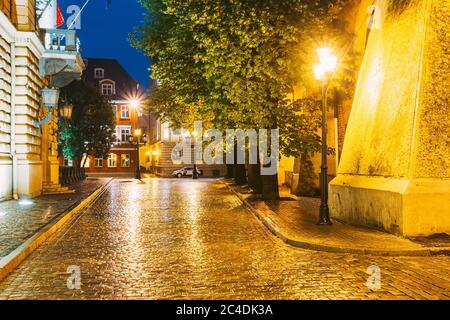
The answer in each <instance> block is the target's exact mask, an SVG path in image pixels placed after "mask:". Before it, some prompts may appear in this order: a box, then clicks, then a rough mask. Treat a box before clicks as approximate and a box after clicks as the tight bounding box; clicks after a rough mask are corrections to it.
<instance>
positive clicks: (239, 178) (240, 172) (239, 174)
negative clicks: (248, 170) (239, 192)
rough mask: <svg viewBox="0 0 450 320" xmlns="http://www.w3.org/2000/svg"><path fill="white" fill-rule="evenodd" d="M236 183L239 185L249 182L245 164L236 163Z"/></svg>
mask: <svg viewBox="0 0 450 320" xmlns="http://www.w3.org/2000/svg"><path fill="white" fill-rule="evenodd" d="M233 169H234V183H235V184H237V185H238V186H243V185H244V184H246V183H247V177H246V174H245V164H235V165H234V168H233Z"/></svg>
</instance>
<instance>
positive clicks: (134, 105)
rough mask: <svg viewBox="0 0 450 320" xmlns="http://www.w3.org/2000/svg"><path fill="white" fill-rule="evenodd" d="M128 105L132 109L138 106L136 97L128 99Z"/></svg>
mask: <svg viewBox="0 0 450 320" xmlns="http://www.w3.org/2000/svg"><path fill="white" fill-rule="evenodd" d="M130 107H131V108H133V109H137V108H139V101H138V100H136V99H133V100H130Z"/></svg>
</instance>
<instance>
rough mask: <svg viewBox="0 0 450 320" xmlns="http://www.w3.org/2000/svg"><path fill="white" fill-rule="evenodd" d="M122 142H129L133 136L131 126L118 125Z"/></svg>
mask: <svg viewBox="0 0 450 320" xmlns="http://www.w3.org/2000/svg"><path fill="white" fill-rule="evenodd" d="M118 131H119V137H120V141H121V142H129V141H130V138H131V127H130V126H127V127H118Z"/></svg>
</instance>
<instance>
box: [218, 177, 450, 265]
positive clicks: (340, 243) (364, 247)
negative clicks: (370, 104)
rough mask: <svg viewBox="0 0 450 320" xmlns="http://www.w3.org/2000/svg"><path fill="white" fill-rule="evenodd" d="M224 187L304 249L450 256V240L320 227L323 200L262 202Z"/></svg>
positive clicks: (243, 190) (338, 226)
mask: <svg viewBox="0 0 450 320" xmlns="http://www.w3.org/2000/svg"><path fill="white" fill-rule="evenodd" d="M224 182H225V184H226V185H227V186H228V187H229V188H230V189H231V190H232V191H233V192H234V193H235V194H236V195H237V196H238V197H239V198H240V199H241V201H242V202H243V203H244V204H245V205H246V206H247V207H248V208H249V209H250V210H251V211H252V212H253V213H254V214H255V215H256V216H257V217H258V218H259V219H260V220H261V221H262V223H263V224H264V225H265V226H266V227H268V228H269V230H270V231H271V232H272V233H273V234H275V235H276V236H277V237H279V238H280V239H282V240H283V241H284V242H286V243H288V244H290V245H293V246H297V247H301V248H304V249H310V250H317V251H326V252H335V253H354V254H371V255H383V256H429V255H438V254H450V237H447V236H443V237H430V238H423V239H420V240H419V239H418V240H417V241H411V240H408V239H406V238H401V237H397V236H394V235H392V234H389V233H384V232H381V231H378V230H373V229H369V228H364V227H356V226H351V225H348V224H344V223H340V222H338V221H336V220H333V225H332V226H317V225H316V221H317V219H318V212H319V207H320V199H317V198H306V197H296V196H293V195H290V194H289V192H288V190H287V189H286V190H285V189H281V190H280V194H281V198H282V200H280V201H274V202H270V203H268V202H265V201H262V200H261V199H260V198H258V197H257V196H255V195H252V194H250V193H249V189H248V187H239V186H236V185H233V184H232V181H231V180H224Z"/></svg>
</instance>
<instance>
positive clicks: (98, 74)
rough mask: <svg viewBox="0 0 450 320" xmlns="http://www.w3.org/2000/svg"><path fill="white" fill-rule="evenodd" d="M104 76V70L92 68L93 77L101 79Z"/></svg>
mask: <svg viewBox="0 0 450 320" xmlns="http://www.w3.org/2000/svg"><path fill="white" fill-rule="evenodd" d="M104 77H105V70H104V69H102V68H95V69H94V78H95V79H103V78H104Z"/></svg>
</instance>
